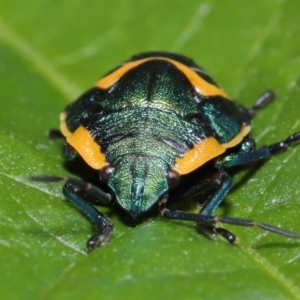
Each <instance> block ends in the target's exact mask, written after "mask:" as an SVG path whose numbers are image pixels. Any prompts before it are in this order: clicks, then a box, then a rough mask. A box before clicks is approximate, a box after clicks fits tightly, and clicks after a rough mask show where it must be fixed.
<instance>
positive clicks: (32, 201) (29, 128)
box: [0, 0, 300, 299]
mask: <svg viewBox="0 0 300 300" xmlns="http://www.w3.org/2000/svg"><path fill="white" fill-rule="evenodd" d="M299 9H300V5H299V4H298V2H296V1H271V0H266V1H260V2H258V1H257V2H255V5H254V2H253V1H242V0H236V1H227V0H225V1H214V0H208V1H205V2H199V1H198V0H197V1H196V0H191V1H179V0H176V1H170V0H166V1H163V2H162V1H158V0H152V1H117V0H111V1H110V2H107V1H95V0H89V1H79V0H73V1H70V0H65V1H52V2H49V1H37V0H32V1H30V5H28V2H26V1H23V2H21V1H16V0H10V1H8V0H2V2H1V3H0V57H1V59H0V76H1V80H0V95H1V102H0V123H1V126H0V128H1V129H0V141H1V142H0V153H1V156H0V166H1V170H0V185H1V191H2V193H1V194H2V197H1V198H2V201H1V206H0V215H1V221H0V223H1V235H0V265H1V271H0V278H1V281H0V289H1V298H2V299H37V298H40V299H72V298H73V299H90V298H95V297H97V298H101V299H130V298H139V299H153V298H155V299H170V298H173V299H218V298H219V299H300V288H299V282H300V271H299V270H300V255H299V249H300V242H299V240H298V241H297V240H292V239H287V238H285V237H281V236H277V235H273V234H271V233H266V232H263V231H260V230H259V229H255V228H237V227H233V226H226V228H228V229H230V230H232V231H233V232H234V233H235V234H236V235H237V236H238V243H237V245H236V246H235V247H232V246H230V245H228V244H227V243H226V242H224V241H223V240H222V239H219V238H218V239H217V240H216V241H211V240H209V239H207V238H206V237H204V236H203V235H201V234H199V233H198V232H196V230H195V229H194V226H193V224H189V223H186V222H179V221H169V220H165V219H162V218H160V217H157V218H152V219H145V220H144V222H143V223H141V224H139V225H137V226H136V227H133V226H132V223H131V222H127V221H125V219H124V214H123V213H122V212H120V211H114V210H110V209H105V210H104V212H107V213H109V214H110V216H111V217H112V219H113V221H114V224H115V231H114V235H113V237H112V240H111V242H110V243H109V244H108V245H106V246H105V247H103V248H101V249H97V250H96V251H94V252H93V253H91V254H90V255H88V256H87V255H86V254H85V242H86V240H87V238H88V237H89V236H91V235H92V234H93V233H94V229H93V226H92V225H91V224H90V223H89V221H88V220H87V219H86V218H85V217H84V216H83V215H81V214H80V213H79V212H78V211H76V210H75V209H74V208H73V207H72V206H71V205H70V204H69V203H68V202H67V201H66V200H65V199H64V197H63V195H62V193H61V184H59V183H57V184H42V183H35V182H31V181H30V180H29V179H28V177H29V176H31V175H41V174H45V175H47V174H49V175H52V174H53V175H70V174H71V173H70V172H69V171H68V170H67V169H66V168H65V166H64V159H63V157H62V154H61V147H62V142H60V141H49V140H48V139H47V130H48V129H50V128H57V127H58V115H59V113H60V112H61V111H62V110H63V109H64V107H65V106H66V105H67V103H68V102H69V101H72V100H74V99H75V98H76V97H77V96H78V95H79V94H80V93H81V92H83V91H84V90H85V89H87V88H89V87H90V86H92V85H93V84H94V82H96V80H97V79H98V78H99V77H100V76H101V75H102V74H104V73H105V72H107V71H108V70H110V69H111V68H113V67H114V66H116V65H117V64H119V63H120V62H122V61H123V60H125V59H128V58H129V57H130V56H131V55H133V54H136V53H139V52H142V51H151V50H166V51H174V52H179V53H182V54H185V55H187V56H189V57H193V58H194V60H195V61H197V62H198V63H199V64H200V65H201V66H203V67H204V68H205V69H207V70H209V72H210V74H211V75H212V76H213V77H214V78H215V79H216V80H217V81H218V82H219V83H220V85H221V86H222V87H223V88H224V89H225V90H226V91H227V92H228V93H229V94H230V95H231V96H232V97H233V98H234V99H238V100H239V101H240V102H241V103H243V104H244V105H246V106H251V104H252V103H253V102H254V100H255V98H256V97H257V96H258V95H259V94H260V93H261V92H263V91H264V90H266V89H270V88H271V89H274V90H275V91H276V93H277V94H278V100H277V101H276V102H274V103H273V104H271V105H269V106H268V107H267V108H266V109H265V110H263V111H262V112H260V113H259V114H258V115H257V117H256V118H255V120H254V122H253V134H254V136H256V137H257V142H258V145H263V144H271V143H273V142H277V141H279V140H281V139H283V138H285V137H286V136H288V135H289V134H291V133H293V132H296V131H299V130H300V118H299V111H300V102H299V98H300V90H299V81H300V76H299V74H300V73H299V69H300V56H299V53H300V52H299V50H300V44H299V39H298V37H299ZM299 165H300V147H299V146H298V147H297V146H295V147H293V148H292V149H290V150H288V151H287V152H286V153H283V154H280V155H277V156H275V157H272V158H271V159H270V160H269V161H268V162H267V163H265V164H264V165H263V166H261V167H260V168H254V169H251V170H250V171H251V172H248V171H243V172H241V173H239V174H237V175H236V176H235V187H234V189H233V191H232V192H231V193H230V194H229V196H228V197H227V198H226V205H225V206H223V207H222V208H220V209H218V210H217V214H224V215H228V216H235V217H242V218H250V219H255V220H259V221H263V222H266V223H270V224H274V225H278V226H280V227H283V228H286V229H289V230H292V231H295V232H298V233H300V222H299V219H298V215H299V210H300V200H299V183H300V169H299Z"/></svg>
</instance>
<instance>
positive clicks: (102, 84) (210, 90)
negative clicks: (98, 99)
mask: <svg viewBox="0 0 300 300" xmlns="http://www.w3.org/2000/svg"><path fill="white" fill-rule="evenodd" d="M149 60H165V61H168V62H170V63H172V64H173V65H174V66H175V67H176V68H177V69H179V70H180V71H181V72H182V73H183V74H184V75H185V76H186V77H187V78H188V79H189V80H190V82H191V83H192V84H193V85H194V87H195V88H196V90H197V92H198V93H199V94H201V95H203V96H217V95H218V96H223V97H224V98H227V99H229V97H228V96H227V94H226V93H225V92H224V91H223V90H222V89H220V88H218V87H217V86H215V85H213V84H210V83H209V82H207V81H205V80H204V79H203V78H201V77H200V76H199V75H198V74H197V73H196V72H195V71H194V70H193V69H191V68H189V67H187V66H186V65H184V64H182V63H180V62H178V61H176V60H173V59H170V58H165V57H150V58H144V59H139V60H136V61H132V62H128V63H126V64H125V65H123V66H121V67H120V68H119V69H117V70H116V71H114V72H112V73H111V74H109V75H107V76H105V77H103V78H101V79H100V80H99V81H98V82H97V84H96V86H97V87H99V88H101V89H107V88H109V87H111V86H112V85H113V84H114V83H115V82H117V81H118V80H119V79H120V78H121V77H122V76H124V75H125V74H126V73H127V72H128V71H130V70H131V69H133V68H135V67H137V66H139V65H141V64H142V63H144V62H146V61H149Z"/></svg>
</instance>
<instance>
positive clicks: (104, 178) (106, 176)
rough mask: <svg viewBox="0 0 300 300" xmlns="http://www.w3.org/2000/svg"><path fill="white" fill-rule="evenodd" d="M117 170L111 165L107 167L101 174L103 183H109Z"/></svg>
mask: <svg viewBox="0 0 300 300" xmlns="http://www.w3.org/2000/svg"><path fill="white" fill-rule="evenodd" d="M114 170H115V168H114V167H111V166H110V165H108V166H105V167H104V168H102V169H101V170H100V172H99V177H100V180H101V181H103V182H107V181H108V179H109V177H110V176H111V174H112V173H113V172H114Z"/></svg>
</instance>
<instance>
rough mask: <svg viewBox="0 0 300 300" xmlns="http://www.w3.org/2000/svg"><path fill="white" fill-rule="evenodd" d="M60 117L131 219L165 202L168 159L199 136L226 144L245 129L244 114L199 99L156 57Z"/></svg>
mask: <svg viewBox="0 0 300 300" xmlns="http://www.w3.org/2000/svg"><path fill="white" fill-rule="evenodd" d="M152 56H153V54H151V55H148V56H145V55H144V56H138V57H135V58H134V59H135V60H140V59H144V58H145V57H146V58H147V57H152ZM156 56H157V57H160V58H163V57H168V58H169V57H170V56H166V55H165V54H163V53H157V54H156ZM171 58H172V59H173V58H175V59H177V61H178V60H179V59H180V60H179V61H180V62H181V63H182V64H185V65H187V66H188V67H193V68H194V69H195V70H196V72H197V74H198V75H199V76H202V77H205V80H206V81H208V82H209V83H210V84H211V85H213V86H215V87H216V89H217V90H218V89H219V88H218V86H217V85H216V84H215V83H214V81H213V80H212V79H211V78H210V77H208V75H207V74H206V73H205V72H204V71H203V70H202V69H201V68H199V67H197V66H196V65H194V63H193V62H192V61H191V60H188V59H185V58H183V57H181V56H174V57H171ZM113 72H115V70H114V71H112V73H113ZM109 75H110V73H109V74H107V75H106V76H109ZM220 91H221V90H220ZM220 94H221V93H220ZM65 112H66V115H67V117H66V120H65V122H66V125H67V127H68V129H69V130H70V131H71V132H74V131H75V130H76V129H77V128H78V127H79V126H83V127H85V128H86V129H87V130H88V132H89V133H90V134H91V136H92V137H93V139H94V141H95V142H96V143H97V144H98V145H100V146H101V151H102V152H103V153H104V155H105V157H106V161H107V162H108V163H109V164H110V165H111V166H113V167H114V173H113V174H112V176H111V177H110V178H109V181H108V186H109V187H110V188H111V189H112V190H113V191H114V194H115V196H116V198H117V201H118V203H119V204H120V205H121V206H122V207H123V208H124V209H125V210H127V211H129V212H130V213H132V214H139V213H141V212H144V211H147V210H148V209H149V208H150V207H151V206H152V205H153V204H155V203H156V202H157V201H158V199H160V198H162V197H167V196H168V190H169V186H168V182H167V178H166V171H167V170H169V169H171V168H173V167H174V165H175V159H176V157H183V156H184V155H185V153H187V152H188V151H189V150H190V149H192V148H193V147H194V146H195V145H197V144H199V143H200V142H201V141H204V140H205V139H207V137H213V138H214V139H216V140H217V142H218V143H220V144H223V143H227V142H229V141H230V140H232V139H233V138H234V137H235V136H237V135H239V133H240V131H241V129H242V127H243V126H244V125H245V124H249V123H250V116H249V113H248V110H246V109H245V108H243V107H242V106H240V105H238V104H236V103H234V102H232V101H230V100H229V99H226V98H224V97H223V96H222V95H219V94H216V95H211V96H209V97H207V96H203V95H201V93H200V92H199V91H197V89H195V87H194V86H193V84H192V83H191V81H190V79H189V78H188V74H184V73H183V72H182V71H180V70H179V69H178V68H177V67H176V66H175V65H174V64H173V63H172V62H170V61H167V60H163V59H150V60H147V61H145V62H143V63H141V64H139V65H137V66H136V67H133V68H131V69H130V70H129V71H128V72H126V74H125V75H123V76H122V77H121V78H120V79H119V80H118V81H117V82H115V83H114V84H112V85H111V86H110V87H109V88H106V89H103V88H101V87H98V86H96V87H94V88H92V89H91V90H89V91H88V92H87V93H85V94H84V95H83V96H82V97H81V98H79V99H78V100H77V101H76V102H75V103H73V104H71V105H69V106H68V107H67V109H66V111H65Z"/></svg>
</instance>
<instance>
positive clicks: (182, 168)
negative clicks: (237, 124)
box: [173, 125, 251, 175]
mask: <svg viewBox="0 0 300 300" xmlns="http://www.w3.org/2000/svg"><path fill="white" fill-rule="evenodd" d="M250 129H251V127H250V126H248V125H244V126H243V128H242V130H241V131H240V132H239V133H238V134H237V135H236V136H235V137H234V138H233V139H232V140H230V141H229V142H228V143H224V144H219V143H218V141H217V140H216V139H215V138H214V137H208V138H206V139H205V140H203V141H201V142H200V143H198V144H196V145H195V146H194V147H193V148H192V149H191V150H189V151H188V152H186V153H185V155H184V156H183V157H181V158H178V157H177V158H176V159H175V166H174V167H173V169H174V170H175V171H176V172H178V173H179V174H180V175H183V174H188V173H190V172H192V171H194V170H196V169H198V168H199V167H201V166H202V165H204V164H205V163H206V162H208V161H210V160H211V159H213V158H215V157H217V156H219V155H221V154H223V153H224V152H225V151H226V149H228V148H231V147H234V146H236V145H238V144H239V143H240V142H241V141H242V139H243V138H244V137H245V136H246V135H247V134H248V133H249V131H250Z"/></svg>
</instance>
